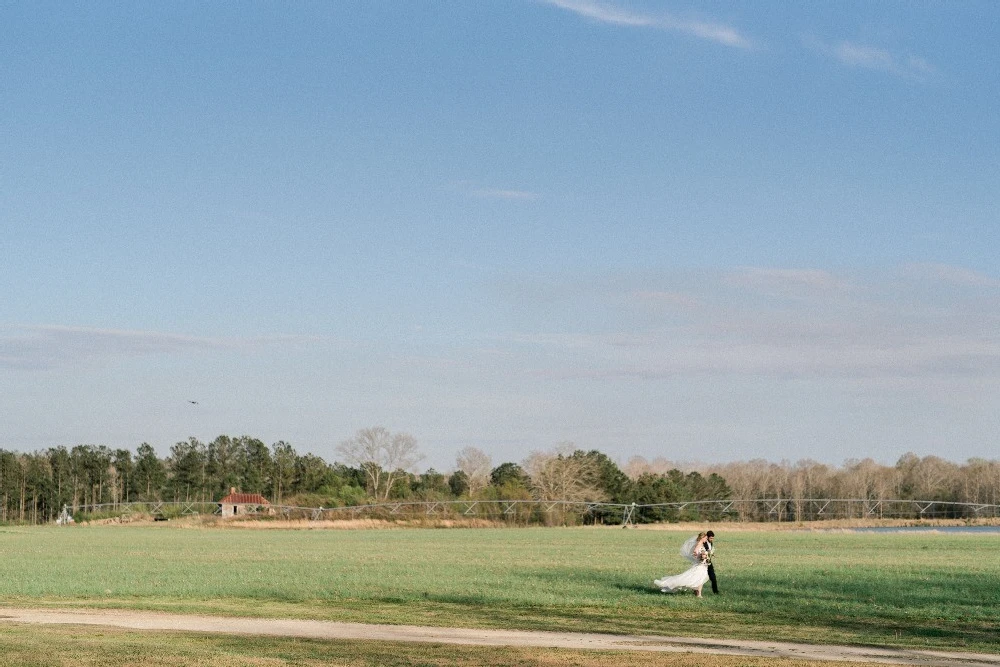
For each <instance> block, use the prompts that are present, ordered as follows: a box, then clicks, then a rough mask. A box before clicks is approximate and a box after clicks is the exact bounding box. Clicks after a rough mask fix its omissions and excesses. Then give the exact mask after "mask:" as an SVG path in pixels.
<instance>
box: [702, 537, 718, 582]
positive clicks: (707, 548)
mask: <svg viewBox="0 0 1000 667" xmlns="http://www.w3.org/2000/svg"><path fill="white" fill-rule="evenodd" d="M705 551H707V552H708V579H709V581H711V582H712V592H713V593H715V594H716V595H718V594H719V582H718V581H717V580H716V578H715V566H714V565H712V553H714V551H715V547H713V546H712V543H711V542H710V541H709V540H707V539H706V540H705Z"/></svg>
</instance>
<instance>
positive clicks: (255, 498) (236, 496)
mask: <svg viewBox="0 0 1000 667" xmlns="http://www.w3.org/2000/svg"><path fill="white" fill-rule="evenodd" d="M219 502H220V503H225V504H227V505H270V504H271V503H269V502H267V498H265V497H264V496H262V495H260V494H259V493H230V494H229V495H228V496H226V497H225V498H223V499H222V500H220V501H219Z"/></svg>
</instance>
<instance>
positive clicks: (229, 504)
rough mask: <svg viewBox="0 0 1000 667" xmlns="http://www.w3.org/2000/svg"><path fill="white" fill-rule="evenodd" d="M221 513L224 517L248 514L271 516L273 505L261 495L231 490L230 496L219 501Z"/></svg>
mask: <svg viewBox="0 0 1000 667" xmlns="http://www.w3.org/2000/svg"><path fill="white" fill-rule="evenodd" d="M219 513H220V514H222V516H223V517H232V516H244V515H247V514H271V513H272V510H271V503H269V502H268V500H267V498H265V497H264V496H262V495H260V494H259V493H236V489H233V488H231V489H229V495H228V496H226V497H225V498H223V499H222V500H220V501H219Z"/></svg>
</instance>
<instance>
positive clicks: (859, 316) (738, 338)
mask: <svg viewBox="0 0 1000 667" xmlns="http://www.w3.org/2000/svg"><path fill="white" fill-rule="evenodd" d="M922 269H923V270H922V271H920V272H919V273H916V274H915V273H913V271H912V270H904V272H903V276H902V278H900V277H899V276H898V275H892V274H888V275H885V276H881V277H870V276H869V277H865V276H850V277H846V276H840V275H835V274H833V273H830V272H826V271H814V270H800V269H742V270H739V271H735V272H734V271H724V272H718V273H716V274H715V275H714V276H700V284H697V285H693V286H692V285H691V281H690V280H684V279H682V278H683V277H678V276H666V277H660V278H659V279H658V280H657V281H656V282H658V283H659V284H657V285H649V286H647V289H635V288H633V287H631V286H629V287H628V288H625V289H623V292H624V295H623V296H622V297H620V298H619V299H617V301H616V300H615V299H614V298H613V297H612V296H610V295H609V294H608V287H607V286H606V285H603V286H599V287H596V288H595V287H594V286H589V287H588V286H585V287H583V288H582V289H581V291H585V290H590V297H589V298H590V300H591V307H590V312H591V315H592V317H591V318H590V320H589V321H588V322H577V323H575V325H574V324H572V323H571V324H569V325H565V324H564V326H567V327H572V328H568V329H567V330H566V331H563V332H560V331H555V332H554V331H551V330H549V331H544V332H543V331H537V332H533V333H530V334H528V333H525V332H521V333H519V334H518V335H516V336H515V337H512V338H511V339H510V340H509V342H510V344H512V345H519V346H523V345H532V344H533V345H537V346H542V347H544V348H545V350H546V354H547V355H548V358H551V359H557V360H558V361H557V362H555V363H552V364H548V365H546V366H544V367H543V368H542V369H541V371H540V372H541V373H542V374H543V375H547V376H550V377H567V378H571V377H593V378H642V379H655V378H668V377H674V376H692V375H709V376H720V377H721V376H727V375H729V376H753V377H775V378H793V377H794V378H823V377H825V378H841V379H854V380H868V379H873V378H875V379H893V378H931V377H966V378H971V377H979V378H1000V294H997V293H996V291H995V289H989V290H987V291H985V292H984V290H983V288H984V287H987V288H993V287H995V285H994V284H993V282H992V281H993V279H992V278H990V277H989V276H984V275H982V274H979V273H976V272H972V271H968V270H966V269H963V268H961V267H951V266H946V265H931V266H929V267H922ZM664 283H667V285H664ZM670 283H673V284H670ZM668 288H669V289H668ZM956 290H957V292H956ZM537 292H538V293H542V292H544V290H543V289H540V290H537ZM520 294H522V295H527V294H530V291H528V290H523V291H521V292H520ZM650 295H664V296H663V297H662V298H660V297H659V296H656V297H655V298H650ZM587 299H588V296H587V295H586V294H580V295H577V297H576V298H575V299H567V300H565V303H566V304H567V306H566V308H567V310H573V311H580V310H581V307H580V304H581V303H583V302H586V301H587ZM570 301H573V302H574V303H572V304H569V302H570ZM612 304H614V305H612ZM622 304H625V307H624V308H622ZM544 308H545V309H546V310H547V311H548V316H547V319H546V321H547V322H556V321H558V319H557V317H556V313H555V312H553V310H554V305H553V303H552V301H551V300H546V301H545V304H544ZM602 308H603V309H605V310H606V311H607V312H601V309H602ZM530 309H531V306H530V305H528V304H525V307H524V308H523V310H525V311H528V310H530ZM608 322H615V326H614V327H613V328H610V330H609V327H608V326H607V323H608Z"/></svg>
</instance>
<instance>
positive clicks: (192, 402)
mask: <svg viewBox="0 0 1000 667" xmlns="http://www.w3.org/2000/svg"><path fill="white" fill-rule="evenodd" d="M188 403H190V404H191V405H198V401H188Z"/></svg>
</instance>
